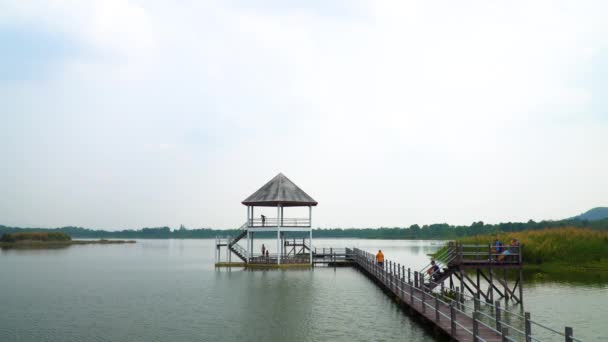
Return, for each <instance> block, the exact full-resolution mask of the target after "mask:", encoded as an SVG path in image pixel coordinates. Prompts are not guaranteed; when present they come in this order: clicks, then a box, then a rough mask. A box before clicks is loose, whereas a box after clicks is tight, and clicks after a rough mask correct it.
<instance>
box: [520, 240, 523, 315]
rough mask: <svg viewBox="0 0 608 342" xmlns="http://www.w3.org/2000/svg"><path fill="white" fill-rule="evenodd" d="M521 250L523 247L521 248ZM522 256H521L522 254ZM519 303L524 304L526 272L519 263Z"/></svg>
mask: <svg viewBox="0 0 608 342" xmlns="http://www.w3.org/2000/svg"><path fill="white" fill-rule="evenodd" d="M520 251H521V249H520ZM520 258H521V256H520ZM519 303H520V304H521V305H522V307H523V305H524V272H523V270H522V269H521V264H519Z"/></svg>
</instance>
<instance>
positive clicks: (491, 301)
mask: <svg viewBox="0 0 608 342" xmlns="http://www.w3.org/2000/svg"><path fill="white" fill-rule="evenodd" d="M489 291H490V303H493V302H494V272H492V264H490V288H489Z"/></svg>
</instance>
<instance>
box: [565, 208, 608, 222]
mask: <svg viewBox="0 0 608 342" xmlns="http://www.w3.org/2000/svg"><path fill="white" fill-rule="evenodd" d="M607 218H608V208H607V207H597V208H593V209H591V210H589V211H587V212H585V213H582V214H580V215H578V216H575V217H573V219H578V220H587V221H599V220H603V219H607Z"/></svg>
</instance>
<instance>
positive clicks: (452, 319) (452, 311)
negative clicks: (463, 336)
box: [450, 301, 456, 336]
mask: <svg viewBox="0 0 608 342" xmlns="http://www.w3.org/2000/svg"><path fill="white" fill-rule="evenodd" d="M450 331H451V333H452V336H456V308H454V301H451V302H450Z"/></svg>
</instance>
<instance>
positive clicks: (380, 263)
mask: <svg viewBox="0 0 608 342" xmlns="http://www.w3.org/2000/svg"><path fill="white" fill-rule="evenodd" d="M376 262H377V263H378V266H380V267H384V254H383V253H382V251H381V250H378V254H376Z"/></svg>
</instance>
